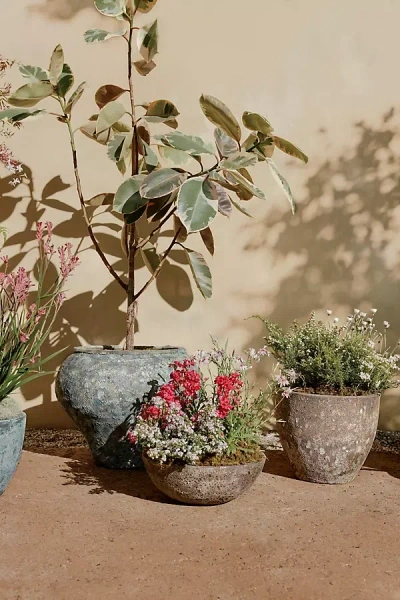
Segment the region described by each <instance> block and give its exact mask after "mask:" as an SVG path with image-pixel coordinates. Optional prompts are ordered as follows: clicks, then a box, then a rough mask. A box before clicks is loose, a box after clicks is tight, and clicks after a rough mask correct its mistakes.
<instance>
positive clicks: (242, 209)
mask: <svg viewBox="0 0 400 600" xmlns="http://www.w3.org/2000/svg"><path fill="white" fill-rule="evenodd" d="M230 201H231V202H232V204H233V206H234V207H235V208H237V209H238V211H239V212H241V213H242V214H243V215H246V217H250V219H254V217H253V215H252V214H250V213H249V211H248V210H247V208H245V207H244V206H243V204H242V203H241V202H236V201H235V200H234V199H233V198H230Z"/></svg>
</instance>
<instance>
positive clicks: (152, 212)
mask: <svg viewBox="0 0 400 600" xmlns="http://www.w3.org/2000/svg"><path fill="white" fill-rule="evenodd" d="M172 196H173V194H168V195H167V196H163V197H161V198H153V200H150V201H149V203H148V205H147V208H146V212H147V217H148V218H149V219H151V220H152V221H159V220H160V219H162V216H161V217H159V214H160V213H162V212H163V211H164V210H165V211H166V212H165V213H164V214H166V213H167V212H168V211H169V208H170V205H171V202H172Z"/></svg>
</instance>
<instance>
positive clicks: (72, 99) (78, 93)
mask: <svg viewBox="0 0 400 600" xmlns="http://www.w3.org/2000/svg"><path fill="white" fill-rule="evenodd" d="M85 88H86V81H84V82H83V83H80V84H79V85H78V87H77V88H76V90H75V91H74V93H73V94H72V96H71V97H70V99H69V100H68V102H67V105H66V107H65V113H66V114H67V115H70V114H71V111H72V109H73V108H74V106H75V104H77V103H78V102H79V100H80V99H81V98H82V94H83V92H84V91H85Z"/></svg>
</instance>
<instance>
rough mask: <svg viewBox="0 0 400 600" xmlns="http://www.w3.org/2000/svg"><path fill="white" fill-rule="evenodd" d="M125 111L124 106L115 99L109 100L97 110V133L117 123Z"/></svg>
mask: <svg viewBox="0 0 400 600" xmlns="http://www.w3.org/2000/svg"><path fill="white" fill-rule="evenodd" d="M125 113H126V110H125V107H124V106H123V105H122V104H121V103H120V102H117V101H115V100H113V101H112V102H109V103H108V104H106V106H104V108H102V109H101V111H100V112H99V117H98V119H97V123H96V133H97V135H98V134H99V133H101V132H102V131H105V130H106V129H109V128H110V127H111V126H112V125H114V123H117V121H119V120H120V119H121V117H123V116H124V114H125Z"/></svg>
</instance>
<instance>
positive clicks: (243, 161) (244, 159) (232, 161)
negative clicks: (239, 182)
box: [220, 152, 257, 169]
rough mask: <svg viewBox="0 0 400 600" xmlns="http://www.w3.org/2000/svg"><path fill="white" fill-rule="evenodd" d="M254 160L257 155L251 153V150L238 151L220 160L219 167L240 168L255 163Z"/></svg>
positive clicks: (255, 160)
mask: <svg viewBox="0 0 400 600" xmlns="http://www.w3.org/2000/svg"><path fill="white" fill-rule="evenodd" d="M256 162H257V157H256V156H254V154H251V152H238V153H237V154H234V155H232V156H230V157H229V158H225V159H224V160H223V161H221V163H220V167H221V168H223V169H241V168H243V167H250V166H252V165H255V164H256Z"/></svg>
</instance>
